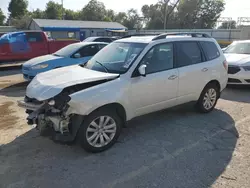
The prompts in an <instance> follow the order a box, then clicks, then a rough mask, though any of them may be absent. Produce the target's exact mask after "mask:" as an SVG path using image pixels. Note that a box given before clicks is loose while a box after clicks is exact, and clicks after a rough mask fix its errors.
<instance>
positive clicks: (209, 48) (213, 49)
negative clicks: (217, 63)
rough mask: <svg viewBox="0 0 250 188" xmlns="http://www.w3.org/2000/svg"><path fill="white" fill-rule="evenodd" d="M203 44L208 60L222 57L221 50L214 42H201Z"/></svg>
mask: <svg viewBox="0 0 250 188" xmlns="http://www.w3.org/2000/svg"><path fill="white" fill-rule="evenodd" d="M201 46H202V48H203V50H204V52H205V54H206V56H207V60H208V61H210V60H213V59H216V58H218V57H220V52H219V50H218V48H217V46H216V45H215V44H214V43H213V42H201Z"/></svg>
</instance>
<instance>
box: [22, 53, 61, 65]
mask: <svg viewBox="0 0 250 188" xmlns="http://www.w3.org/2000/svg"><path fill="white" fill-rule="evenodd" d="M62 58H64V57H58V56H54V55H43V56H40V57H35V58H33V59H31V60H29V61H27V62H25V63H24V64H23V66H24V67H32V66H34V65H38V64H40V63H45V62H48V61H51V60H57V59H58V60H59V59H62Z"/></svg>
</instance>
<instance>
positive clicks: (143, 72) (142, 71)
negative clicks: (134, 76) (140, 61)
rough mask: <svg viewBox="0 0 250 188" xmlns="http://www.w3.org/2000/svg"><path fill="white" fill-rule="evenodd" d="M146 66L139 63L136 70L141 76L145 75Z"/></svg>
mask: <svg viewBox="0 0 250 188" xmlns="http://www.w3.org/2000/svg"><path fill="white" fill-rule="evenodd" d="M146 68H147V65H141V66H140V67H139V68H138V71H139V73H140V75H141V76H144V77H145V76H146Z"/></svg>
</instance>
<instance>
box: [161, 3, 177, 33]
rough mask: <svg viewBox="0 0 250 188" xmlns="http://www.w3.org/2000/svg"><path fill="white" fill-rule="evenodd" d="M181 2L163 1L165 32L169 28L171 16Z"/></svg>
mask: <svg viewBox="0 0 250 188" xmlns="http://www.w3.org/2000/svg"><path fill="white" fill-rule="evenodd" d="M179 2H180V0H174V1H173V2H172V1H171V0H163V3H164V30H165V29H166V28H167V24H168V20H169V16H170V15H171V14H172V12H173V11H174V9H175V8H176V6H177V5H178V3H179Z"/></svg>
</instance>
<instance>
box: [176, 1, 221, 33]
mask: <svg viewBox="0 0 250 188" xmlns="http://www.w3.org/2000/svg"><path fill="white" fill-rule="evenodd" d="M224 6H225V3H224V1H223V0H181V1H180V3H179V5H178V6H177V9H178V19H179V22H180V27H181V28H190V29H191V28H200V29H208V28H213V27H214V26H215V23H216V21H217V19H218V18H219V17H220V14H221V12H222V11H223V10H224Z"/></svg>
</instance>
